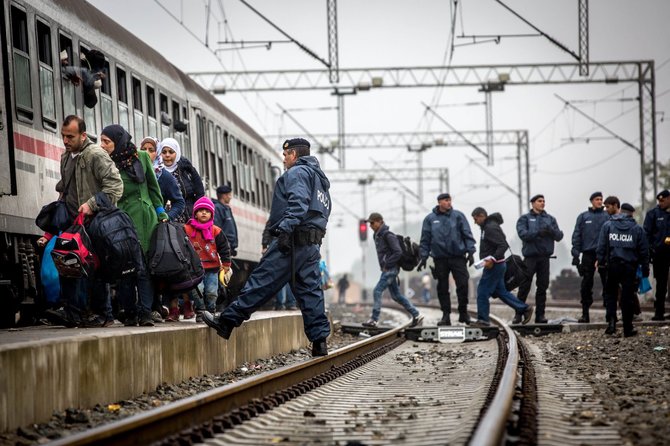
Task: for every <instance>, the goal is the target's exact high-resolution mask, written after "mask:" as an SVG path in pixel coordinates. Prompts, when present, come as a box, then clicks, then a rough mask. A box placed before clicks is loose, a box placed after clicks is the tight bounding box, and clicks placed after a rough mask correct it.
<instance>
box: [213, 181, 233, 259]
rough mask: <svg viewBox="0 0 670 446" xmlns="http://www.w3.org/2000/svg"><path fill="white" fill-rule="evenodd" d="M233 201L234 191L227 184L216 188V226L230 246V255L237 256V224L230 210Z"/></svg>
mask: <svg viewBox="0 0 670 446" xmlns="http://www.w3.org/2000/svg"><path fill="white" fill-rule="evenodd" d="M232 199H233V190H232V189H231V187H230V186H228V185H227V184H224V185H223V186H219V187H217V188H216V201H214V224H215V225H216V226H218V227H219V228H221V230H222V231H223V233H224V234H225V235H226V238H227V239H228V244H229V245H230V255H231V256H233V257H234V256H236V255H237V224H236V223H235V217H234V216H233V210H232V209H231V208H230V201H231V200H232Z"/></svg>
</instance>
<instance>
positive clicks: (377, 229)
mask: <svg viewBox="0 0 670 446" xmlns="http://www.w3.org/2000/svg"><path fill="white" fill-rule="evenodd" d="M367 222H368V223H370V228H372V230H373V231H374V233H375V236H374V238H375V248H377V260H378V261H379V267H380V268H381V270H382V275H381V277H380V278H379V282H377V286H375V290H374V304H373V306H372V317H370V319H369V320H368V321H367V322H363V326H364V327H376V326H377V322H378V321H379V313H380V312H381V309H382V293H383V292H384V290H385V289H386V288H388V289H389V292H390V293H391V298H393V300H395V301H396V302H398V303H399V304H400V305H402V306H403V308H404V309H405V310H407V312H408V313H409V314H411V315H412V327H414V326H416V325H418V324H419V323H421V321H423V316H422V315H421V314H419V311H418V310H417V309H416V307H415V306H414V305H412V303H411V302H410V301H409V300H408V299H407V298H406V297H405V296H403V295H402V293H401V292H400V288H399V287H398V272H399V268H398V261H399V260H400V256H402V248H401V247H400V241H399V240H398V237H397V236H396V235H395V234H394V233H392V232H391V231H389V227H388V226H386V225H385V224H384V219H383V218H382V216H381V214H378V213H377V212H373V213H372V214H370V217H369V218H368V219H367Z"/></svg>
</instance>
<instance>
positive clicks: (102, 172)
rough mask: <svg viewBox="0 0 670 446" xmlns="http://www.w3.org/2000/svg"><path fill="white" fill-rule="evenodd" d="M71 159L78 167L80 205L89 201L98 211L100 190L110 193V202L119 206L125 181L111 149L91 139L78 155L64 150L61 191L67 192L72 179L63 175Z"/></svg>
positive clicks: (59, 184) (94, 209)
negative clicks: (97, 199)
mask: <svg viewBox="0 0 670 446" xmlns="http://www.w3.org/2000/svg"><path fill="white" fill-rule="evenodd" d="M68 161H75V162H76V164H75V167H74V169H75V183H76V190H77V203H79V206H81V205H82V204H84V203H87V204H88V206H89V207H90V208H91V210H92V211H93V212H95V211H97V210H98V203H97V202H96V200H95V194H96V193H98V192H104V193H105V194H107V197H108V198H109V201H110V202H111V203H112V204H114V205H116V203H117V201H119V199H120V198H121V195H122V194H123V182H122V181H121V176H120V174H119V170H118V169H117V168H116V165H115V164H114V161H112V159H111V158H110V157H109V155H108V154H107V152H105V151H104V150H103V149H102V148H101V147H100V146H98V145H97V144H95V143H93V141H91V140H90V139H88V138H86V141H85V142H84V147H83V148H82V150H81V152H79V155H77V156H76V157H75V158H71V154H70V153H69V152H67V151H66V152H64V153H63V154H62V155H61V158H60V170H61V180H60V181H59V182H58V183H57V184H56V191H57V192H63V189H64V188H65V185H66V184H67V182H68V181H67V180H68V179H67V178H65V177H64V176H63V172H65V169H66V167H65V166H66V164H67V162H68ZM68 210H70V209H68ZM70 211H71V210H70ZM75 212H76V210H75Z"/></svg>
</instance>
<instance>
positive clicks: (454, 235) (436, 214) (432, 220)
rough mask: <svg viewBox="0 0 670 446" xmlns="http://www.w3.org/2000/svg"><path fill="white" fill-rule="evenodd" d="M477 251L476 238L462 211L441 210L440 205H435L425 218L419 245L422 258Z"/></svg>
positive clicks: (455, 255) (461, 255) (462, 254)
mask: <svg viewBox="0 0 670 446" xmlns="http://www.w3.org/2000/svg"><path fill="white" fill-rule="evenodd" d="M475 251H476V249H475V239H474V237H473V236H472V231H471V230H470V225H469V224H468V220H467V219H466V218H465V215H463V213H462V212H460V211H457V210H455V209H450V210H448V211H447V212H440V207H439V206H435V208H434V209H433V212H431V213H430V214H428V215H427V216H426V218H424V219H423V226H422V228H421V242H420V246H419V253H420V256H421V258H422V259H427V258H428V256H429V255H430V256H432V257H433V258H434V259H435V258H437V259H439V258H446V257H463V256H465V254H474V253H475Z"/></svg>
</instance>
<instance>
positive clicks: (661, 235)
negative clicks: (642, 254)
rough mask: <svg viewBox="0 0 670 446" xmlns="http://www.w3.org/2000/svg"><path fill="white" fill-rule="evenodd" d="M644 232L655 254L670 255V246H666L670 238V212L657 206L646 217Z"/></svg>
mask: <svg viewBox="0 0 670 446" xmlns="http://www.w3.org/2000/svg"><path fill="white" fill-rule="evenodd" d="M644 232H645V233H646V234H647V242H648V244H649V247H650V248H651V249H652V250H653V251H654V253H655V254H665V255H670V245H666V244H665V239H666V237H670V212H668V211H664V210H663V209H661V208H660V207H658V206H656V207H655V208H654V209H651V210H650V211H649V212H647V215H646V216H645V217H644Z"/></svg>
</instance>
